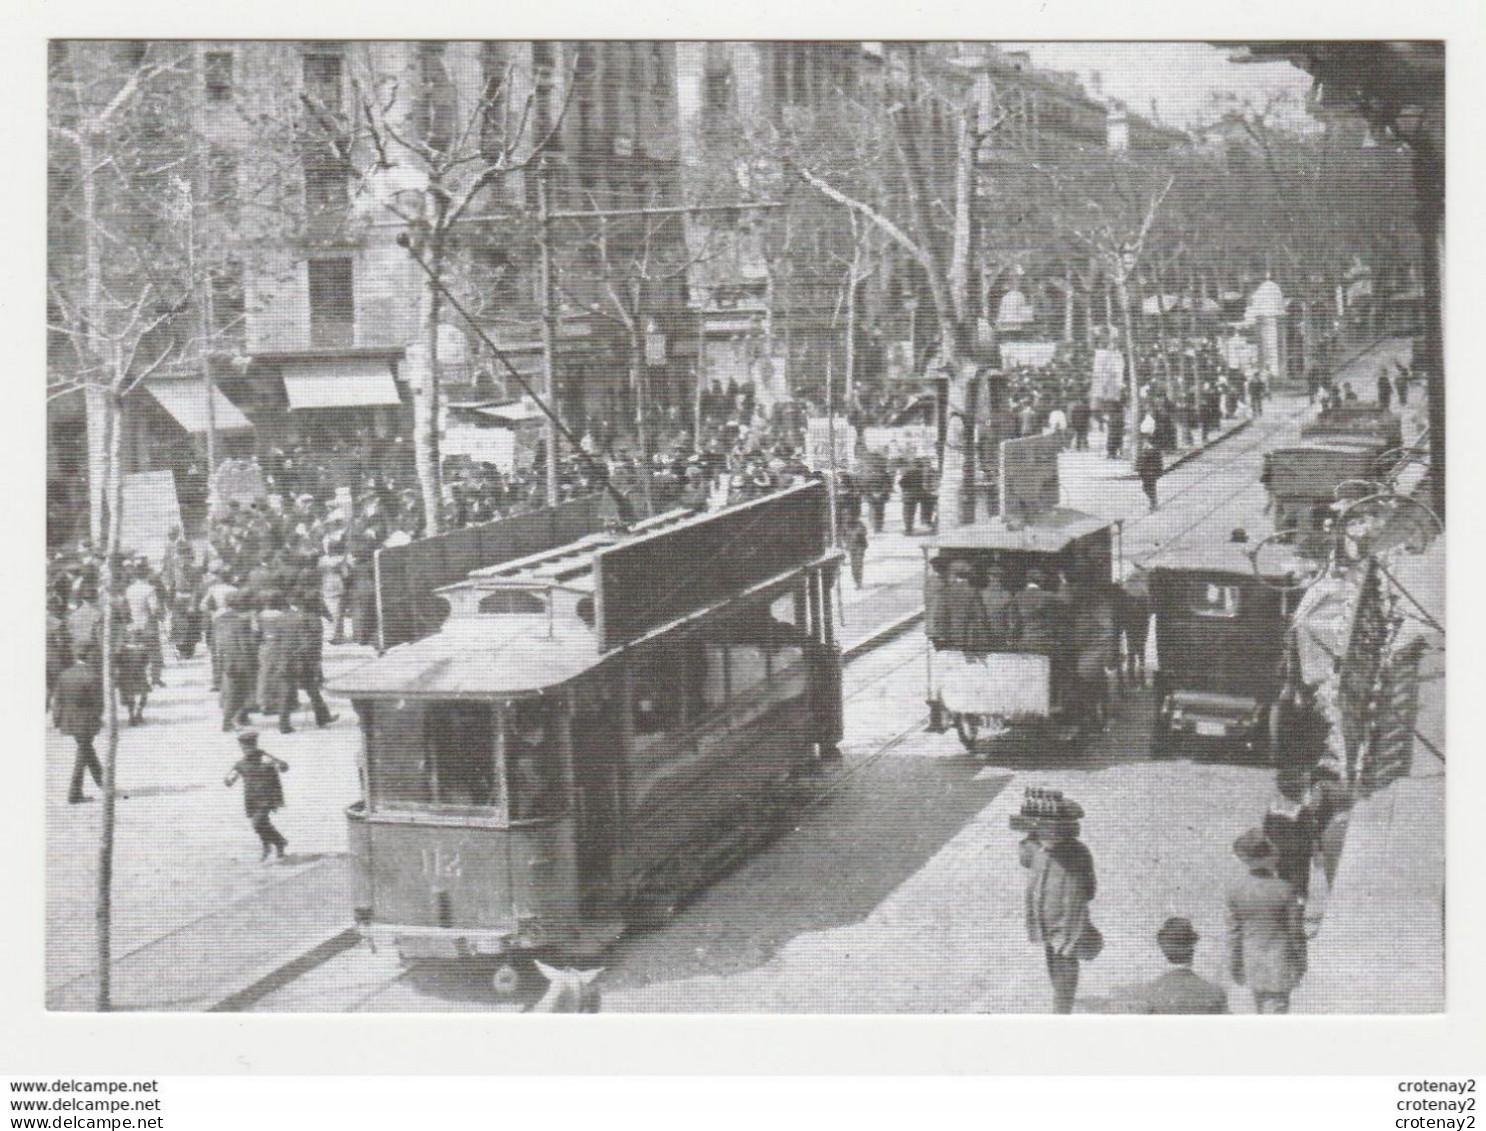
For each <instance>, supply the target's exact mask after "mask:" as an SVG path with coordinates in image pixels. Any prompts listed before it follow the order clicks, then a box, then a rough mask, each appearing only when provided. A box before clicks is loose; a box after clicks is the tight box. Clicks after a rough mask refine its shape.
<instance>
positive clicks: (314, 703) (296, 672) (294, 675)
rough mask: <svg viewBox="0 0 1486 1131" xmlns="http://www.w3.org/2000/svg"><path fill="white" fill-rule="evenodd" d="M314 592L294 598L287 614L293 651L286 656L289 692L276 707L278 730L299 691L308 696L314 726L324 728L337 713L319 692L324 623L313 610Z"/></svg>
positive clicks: (283, 726) (286, 725)
mask: <svg viewBox="0 0 1486 1131" xmlns="http://www.w3.org/2000/svg"><path fill="white" fill-rule="evenodd" d="M314 601H315V594H313V593H309V594H306V595H305V596H304V597H302V598H300V599H299V600H296V601H295V602H294V605H293V609H292V611H291V613H290V616H291V617H292V618H293V620H294V625H293V632H294V638H293V652H292V655H291V657H290V683H291V686H290V688H289V694H288V695H286V696H285V697H284V699H283V701H282V702H281V704H280V707H279V729H280V730H281V731H288V730H291V729H292V728H291V727H290V725H289V710H290V708H291V707H292V706H293V703H294V700H295V698H296V697H297V696H298V694H299V692H300V691H303V692H304V693H305V697H306V698H307V699H309V701H310V706H311V707H312V708H313V709H314V712H315V725H316V726H317V727H328V726H329V725H330V724H331V723H333V722H335V720H336V718H337V717H338V716H336V715H332V714H331V713H330V708H329V707H327V706H326V705H325V700H324V699H323V698H322V697H321V695H320V684H321V683H322V682H323V681H324V678H325V677H324V668H323V660H324V651H325V636H324V633H325V624H324V621H322V620H321V619H320V615H319V614H318V613H317V612H316V611H314V608H313V605H314Z"/></svg>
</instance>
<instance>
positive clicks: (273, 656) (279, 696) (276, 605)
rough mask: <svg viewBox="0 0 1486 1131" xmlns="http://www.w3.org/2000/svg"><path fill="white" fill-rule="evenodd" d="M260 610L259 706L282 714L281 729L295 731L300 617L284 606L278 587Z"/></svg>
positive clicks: (264, 598) (285, 731)
mask: <svg viewBox="0 0 1486 1131" xmlns="http://www.w3.org/2000/svg"><path fill="white" fill-rule="evenodd" d="M260 604H261V607H260V608H259V610H258V637H259V645H258V708H259V709H260V710H261V711H262V712H263V713H264V714H267V715H278V716H279V730H280V732H282V733H283V734H292V733H293V732H294V728H293V727H292V726H291V725H290V723H289V714H290V712H291V711H293V709H294V704H295V700H296V698H297V695H296V692H295V688H294V685H293V678H294V675H293V672H294V650H295V645H296V643H297V641H298V637H299V628H298V618H297V617H294V616H291V615H290V614H289V611H288V610H287V609H286V608H285V607H284V605H285V601H284V595H283V594H282V593H280V592H278V591H277V590H273V591H270V592H268V593H265V594H264V595H263V598H262V601H261V602H260Z"/></svg>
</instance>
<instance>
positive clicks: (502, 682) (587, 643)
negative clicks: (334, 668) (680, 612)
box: [328, 613, 605, 699]
mask: <svg viewBox="0 0 1486 1131" xmlns="http://www.w3.org/2000/svg"><path fill="white" fill-rule="evenodd" d="M604 658H605V657H604V656H601V655H600V654H599V650H598V643H597V640H596V639H595V637H594V633H593V630H592V629H591V628H589V627H588V626H587V625H586V624H584V623H583V622H582V621H581V620H578V619H577V618H576V617H572V616H555V617H552V618H550V619H549V617H548V615H547V614H546V613H542V614H531V615H509V614H505V615H500V616H477V617H463V618H452V619H451V620H450V621H449V622H448V623H447V624H446V625H445V626H444V627H443V629H442V630H441V631H439V632H437V633H435V634H434V635H432V636H428V637H425V638H424V639H422V640H415V641H413V642H412V643H410V644H402V645H399V646H398V647H396V648H393V649H391V650H390V651H388V652H387V653H386V654H384V655H382V656H378V657H376V658H375V659H372V660H368V661H367V662H366V663H364V664H360V665H358V666H357V667H355V668H352V669H351V670H350V671H347V672H344V673H342V674H340V675H338V676H336V677H335V678H334V679H333V680H331V681H330V682H329V685H328V690H330V691H333V692H334V693H335V694H337V695H345V696H349V697H351V698H368V699H377V698H391V697H393V696H397V697H400V698H409V699H490V698H493V697H499V696H501V695H518V694H521V693H524V692H531V691H538V690H541V689H542V688H547V687H556V686H558V685H560V684H563V683H566V682H567V681H568V680H571V679H573V678H575V677H576V676H579V675H581V674H583V672H585V671H587V670H588V669H589V668H592V667H594V666H595V665H596V664H598V663H599V661H600V660H602V659H604Z"/></svg>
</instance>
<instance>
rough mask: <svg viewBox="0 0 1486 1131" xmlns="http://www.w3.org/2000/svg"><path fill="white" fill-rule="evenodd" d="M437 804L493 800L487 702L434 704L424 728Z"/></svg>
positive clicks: (491, 728) (492, 733)
mask: <svg viewBox="0 0 1486 1131" xmlns="http://www.w3.org/2000/svg"><path fill="white" fill-rule="evenodd" d="M423 737H424V742H425V743H427V747H428V760H429V762H430V763H431V769H432V777H433V795H434V796H433V800H434V804H436V805H457V806H474V807H477V808H482V807H485V806H491V805H494V804H495V803H496V788H495V720H494V716H493V714H492V712H491V709H490V705H489V704H488V703H459V702H452V703H434V704H431V705H430V706H429V709H428V713H427V721H426V723H425V725H424V730H423Z"/></svg>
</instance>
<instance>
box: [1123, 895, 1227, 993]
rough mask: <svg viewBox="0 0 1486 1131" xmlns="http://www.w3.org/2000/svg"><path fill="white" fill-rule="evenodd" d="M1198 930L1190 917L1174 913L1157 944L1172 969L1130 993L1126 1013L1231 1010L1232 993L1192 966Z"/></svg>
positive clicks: (1167, 921)
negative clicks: (1230, 997) (1230, 998)
mask: <svg viewBox="0 0 1486 1131" xmlns="http://www.w3.org/2000/svg"><path fill="white" fill-rule="evenodd" d="M1197 938H1198V936H1197V931H1196V930H1195V929H1194V928H1193V926H1192V921H1191V920H1190V919H1187V918H1184V917H1182V916H1180V915H1173V916H1172V917H1171V918H1169V919H1167V920H1166V922H1164V923H1162V924H1161V929H1160V930H1159V931H1157V932H1156V946H1157V947H1158V948H1159V949H1160V951H1161V954H1162V955H1163V956H1164V957H1165V958H1166V961H1167V962H1168V963H1169V964H1170V966H1171V968H1170V969H1169V970H1167V971H1166V972H1165V973H1164V974H1162V975H1161V976H1160V977H1159V978H1155V979H1153V980H1151V981H1149V982H1146V983H1145V984H1144V985H1141V986H1138V987H1136V988H1135V990H1134V991H1133V992H1132V993H1131V994H1130V995H1129V999H1128V1001H1127V1002H1125V1003H1122V1004H1124V1005H1125V1009H1124V1012H1129V1013H1152V1014H1163V1015H1171V1014H1183V1013H1197V1014H1203V1013H1227V1012H1228V994H1227V993H1226V992H1225V991H1224V990H1223V988H1222V987H1221V986H1217V985H1214V984H1213V983H1212V982H1209V981H1208V980H1207V979H1206V978H1204V977H1202V976H1201V975H1200V974H1198V973H1197V972H1196V971H1195V970H1193V969H1192V961H1193V959H1194V958H1195V957H1196V954H1197Z"/></svg>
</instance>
